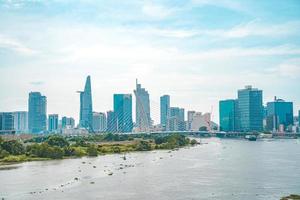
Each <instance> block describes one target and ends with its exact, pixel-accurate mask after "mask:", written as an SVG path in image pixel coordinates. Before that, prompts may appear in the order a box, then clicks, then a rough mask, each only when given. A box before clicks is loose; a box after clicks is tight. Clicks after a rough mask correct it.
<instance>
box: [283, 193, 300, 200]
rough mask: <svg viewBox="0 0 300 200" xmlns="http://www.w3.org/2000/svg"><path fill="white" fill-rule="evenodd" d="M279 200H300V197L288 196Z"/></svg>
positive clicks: (295, 195)
mask: <svg viewBox="0 0 300 200" xmlns="http://www.w3.org/2000/svg"><path fill="white" fill-rule="evenodd" d="M280 200H300V195H297V194H291V195H289V196H286V197H282V198H281V199H280Z"/></svg>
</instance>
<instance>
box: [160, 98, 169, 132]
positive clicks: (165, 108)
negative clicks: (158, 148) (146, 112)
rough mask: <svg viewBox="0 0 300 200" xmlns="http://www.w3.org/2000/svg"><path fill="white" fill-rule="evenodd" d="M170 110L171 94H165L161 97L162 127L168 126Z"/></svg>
mask: <svg viewBox="0 0 300 200" xmlns="http://www.w3.org/2000/svg"><path fill="white" fill-rule="evenodd" d="M169 110H170V96H169V95H163V96H161V97H160V124H161V125H162V127H166V124H167V119H168V116H169Z"/></svg>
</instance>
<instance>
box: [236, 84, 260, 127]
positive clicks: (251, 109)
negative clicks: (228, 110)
mask: <svg viewBox="0 0 300 200" xmlns="http://www.w3.org/2000/svg"><path fill="white" fill-rule="evenodd" d="M238 114H239V129H240V131H243V132H247V131H262V130H263V105H262V90H258V89H256V88H252V87H251V86H246V87H245V89H241V90H238Z"/></svg>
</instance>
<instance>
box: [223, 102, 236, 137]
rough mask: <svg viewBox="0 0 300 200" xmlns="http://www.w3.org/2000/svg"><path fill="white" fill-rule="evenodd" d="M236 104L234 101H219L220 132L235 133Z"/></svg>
mask: <svg viewBox="0 0 300 200" xmlns="http://www.w3.org/2000/svg"><path fill="white" fill-rule="evenodd" d="M236 104H237V101H236V100H234V99H228V100H221V101H219V116H220V117H219V118H220V131H226V132H232V131H236V129H237V124H236V119H237V117H236V113H237V111H236V108H237V106H236Z"/></svg>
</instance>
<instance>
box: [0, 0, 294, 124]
mask: <svg viewBox="0 0 300 200" xmlns="http://www.w3.org/2000/svg"><path fill="white" fill-rule="evenodd" d="M299 10H300V4H299V2H298V1H276V4H275V3H274V4H272V3H268V2H262V1H255V2H254V1H242V2H241V1H240V2H238V1H225V0H224V1H218V3H214V2H212V1H205V0H192V1H136V0H134V1H109V2H108V1H95V2H93V1H88V2H86V1H72V2H70V1H1V4H0V85H1V92H0V110H1V111H15V110H27V106H28V93H29V92H30V91H40V92H42V94H43V95H46V96H47V99H48V105H47V113H49V114H51V113H58V114H59V115H60V116H63V115H65V116H72V117H74V118H75V119H76V123H78V118H79V95H78V94H77V93H76V91H78V90H82V89H83V86H84V82H85V78H86V76H87V75H91V78H92V91H93V107H94V110H95V111H97V112H106V111H107V110H111V109H112V107H113V104H112V100H113V93H133V89H134V88H135V79H136V78H138V79H139V81H140V82H141V83H142V85H143V87H145V88H146V89H147V90H148V91H149V93H150V101H151V102H150V104H151V112H152V113H151V117H152V119H154V120H155V123H159V109H158V108H159V97H160V96H161V95H163V94H169V95H170V96H171V104H172V105H176V106H179V107H183V108H185V109H186V111H187V110H197V111H201V112H210V111H211V107H212V106H213V119H212V120H213V121H215V122H218V101H219V100H220V99H226V98H236V95H237V94H236V91H237V89H241V88H243V87H244V86H245V85H253V86H254V87H257V88H259V89H262V90H263V99H264V103H265V102H267V101H271V100H273V97H274V96H278V97H279V98H283V99H285V100H287V101H292V102H294V113H297V110H298V109H299V107H300V93H299V88H298V85H299V84H300V81H299V80H300V79H299V78H300V65H299V61H300V58H299V55H300V39H299V34H300V21H299V16H300V12H299Z"/></svg>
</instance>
